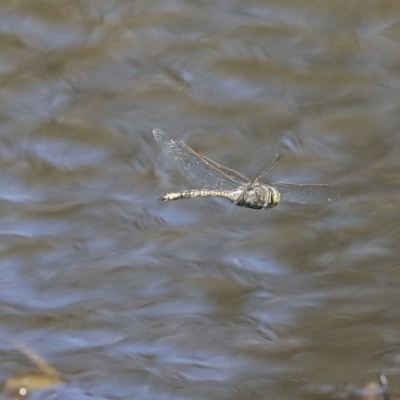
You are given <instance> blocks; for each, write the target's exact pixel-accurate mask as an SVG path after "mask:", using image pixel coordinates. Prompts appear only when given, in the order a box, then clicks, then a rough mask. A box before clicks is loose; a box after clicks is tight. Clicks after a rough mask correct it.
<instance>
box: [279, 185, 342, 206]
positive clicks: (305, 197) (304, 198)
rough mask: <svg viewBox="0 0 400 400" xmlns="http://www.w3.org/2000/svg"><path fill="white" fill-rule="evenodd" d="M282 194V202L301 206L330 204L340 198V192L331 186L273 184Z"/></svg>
mask: <svg viewBox="0 0 400 400" xmlns="http://www.w3.org/2000/svg"><path fill="white" fill-rule="evenodd" d="M271 186H273V187H275V188H276V189H277V190H278V192H279V193H280V194H281V200H282V201H288V202H291V203H299V204H317V203H328V202H330V201H333V200H335V199H337V198H338V197H339V192H338V191H337V190H336V189H335V188H333V187H332V186H329V185H323V184H317V183H315V184H295V183H284V182H277V183H272V184H271Z"/></svg>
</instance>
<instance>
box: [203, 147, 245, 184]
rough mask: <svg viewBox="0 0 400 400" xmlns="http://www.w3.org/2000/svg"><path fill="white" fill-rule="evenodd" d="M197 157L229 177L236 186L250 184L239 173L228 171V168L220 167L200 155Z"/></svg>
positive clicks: (232, 170)
mask: <svg viewBox="0 0 400 400" xmlns="http://www.w3.org/2000/svg"><path fill="white" fill-rule="evenodd" d="M198 156H199V157H201V158H202V159H203V160H204V162H206V163H209V164H210V165H212V166H213V167H214V168H216V169H218V170H219V171H221V172H222V173H223V174H225V175H227V176H229V177H230V178H231V179H232V180H233V181H234V182H235V183H236V184H237V185H246V184H247V183H249V182H250V180H249V178H247V177H246V176H244V175H243V174H241V173H240V172H238V171H235V170H234V169H230V168H228V167H224V166H223V165H220V164H218V163H216V162H215V161H213V160H210V159H209V158H207V157H205V156H202V155H200V154H198Z"/></svg>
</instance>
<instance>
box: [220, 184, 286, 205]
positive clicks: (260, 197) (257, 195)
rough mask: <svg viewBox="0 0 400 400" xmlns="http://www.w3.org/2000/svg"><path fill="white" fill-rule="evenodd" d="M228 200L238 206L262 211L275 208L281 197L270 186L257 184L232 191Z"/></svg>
mask: <svg viewBox="0 0 400 400" xmlns="http://www.w3.org/2000/svg"><path fill="white" fill-rule="evenodd" d="M228 198H229V199H230V200H231V201H232V202H233V203H235V204H237V205H238V206H242V207H249V208H254V209H262V208H273V207H276V206H277V205H278V203H279V201H280V199H281V195H280V194H279V192H278V191H277V190H276V189H275V188H273V187H272V186H269V185H265V184H262V183H258V182H257V183H252V184H249V185H247V186H243V187H239V188H238V189H236V190H232V191H231V192H230V195H229V197H228Z"/></svg>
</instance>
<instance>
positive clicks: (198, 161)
mask: <svg viewBox="0 0 400 400" xmlns="http://www.w3.org/2000/svg"><path fill="white" fill-rule="evenodd" d="M153 135H154V138H155V139H156V141H157V143H158V145H159V146H160V147H161V149H162V150H163V151H164V153H165V154H166V155H167V156H168V157H169V158H170V159H171V160H172V161H174V162H175V164H176V165H177V166H178V168H179V169H180V170H181V171H182V173H183V175H184V176H185V177H186V178H187V179H188V180H189V182H191V183H192V184H194V185H196V186H197V187H198V188H199V189H211V190H231V189H236V188H237V187H238V186H240V185H242V184H243V182H246V178H245V177H244V176H241V174H240V173H239V172H236V171H232V170H229V169H228V168H225V167H223V166H222V165H219V164H217V163H216V162H214V161H211V160H209V159H208V158H206V157H204V156H200V155H199V154H197V153H196V152H195V151H193V150H192V149H191V148H190V147H189V146H187V145H186V144H185V143H183V142H182V141H180V140H179V139H177V138H176V137H174V136H173V135H170V134H169V133H167V132H164V131H162V130H160V129H153ZM247 182H248V181H247Z"/></svg>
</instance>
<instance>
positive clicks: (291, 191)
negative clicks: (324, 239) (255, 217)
mask: <svg viewBox="0 0 400 400" xmlns="http://www.w3.org/2000/svg"><path fill="white" fill-rule="evenodd" d="M153 135H154V138H155V140H156V142H157V143H158V145H159V146H160V148H161V149H162V150H163V152H164V153H165V154H166V155H167V156H168V157H169V158H170V159H171V160H172V161H173V162H174V163H175V164H176V165H177V166H178V168H179V169H180V170H181V172H182V173H183V175H184V176H185V177H186V178H187V179H188V180H189V181H190V182H191V183H192V184H193V185H196V186H197V187H198V188H199V189H191V190H184V191H181V192H176V193H167V194H165V195H164V196H162V197H161V198H160V199H158V200H163V201H170V200H179V199H189V198H192V197H198V196H217V197H224V198H227V199H229V200H230V201H231V202H232V203H234V204H236V205H238V206H242V207H249V208H253V209H256V210H260V209H268V208H273V207H276V206H277V205H278V204H279V203H280V202H281V201H283V202H291V203H299V204H317V203H326V202H330V201H333V200H335V199H336V198H337V197H339V193H338V191H337V190H336V189H335V188H333V187H332V186H329V185H325V184H319V183H311V184H309V183H305V184H297V183H285V182H276V183H262V182H260V179H261V178H262V177H263V176H265V175H266V174H267V172H268V171H269V170H270V169H271V168H272V167H273V166H274V165H275V163H276V162H277V161H278V160H279V155H278V154H276V155H275V158H274V159H273V160H272V161H271V163H270V164H268V166H267V167H266V168H264V169H263V170H262V171H261V172H260V174H259V175H258V176H257V177H256V178H255V179H253V180H251V179H249V178H246V177H245V176H244V175H242V174H241V173H240V172H237V171H234V170H232V169H229V168H227V167H224V166H222V165H219V164H217V163H216V162H215V161H212V160H210V159H209V158H207V157H205V156H202V155H200V154H197V153H196V152H195V151H194V150H192V149H191V148H190V147H189V146H187V145H186V144H185V143H183V142H182V141H181V140H179V139H178V138H176V137H175V136H173V135H171V134H169V133H167V132H164V131H162V130H160V129H153Z"/></svg>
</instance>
